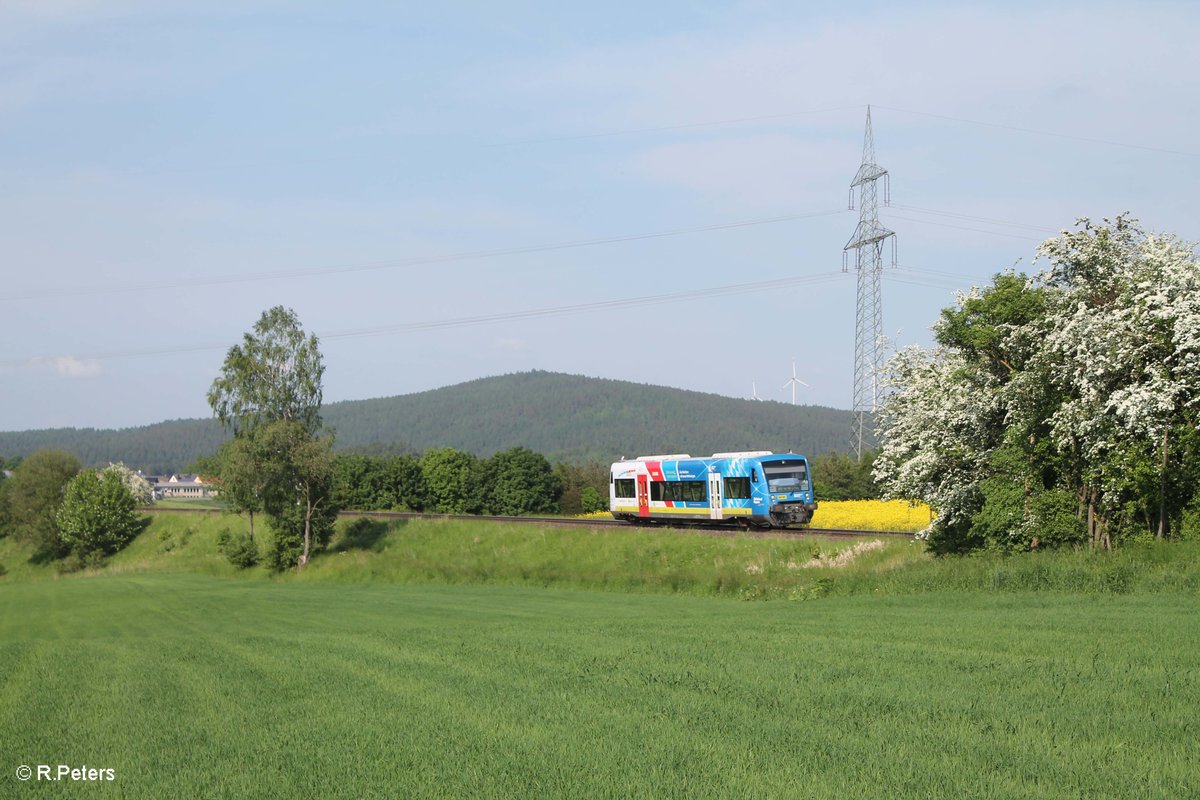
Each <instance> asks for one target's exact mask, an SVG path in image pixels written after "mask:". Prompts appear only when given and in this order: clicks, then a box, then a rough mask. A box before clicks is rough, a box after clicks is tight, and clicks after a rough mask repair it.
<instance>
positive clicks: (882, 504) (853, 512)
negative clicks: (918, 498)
mask: <svg viewBox="0 0 1200 800" xmlns="http://www.w3.org/2000/svg"><path fill="white" fill-rule="evenodd" d="M932 519H933V518H932V517H931V516H930V512H929V506H927V505H925V504H924V503H918V504H917V505H915V506H914V505H909V504H908V503H906V502H905V501H903V500H822V501H820V506H818V508H817V513H816V514H814V515H813V519H812V526H813V527H814V528H835V529H841V530H865V531H919V530H921V529H923V528H926V527H928V526H929V522H930V520H932Z"/></svg>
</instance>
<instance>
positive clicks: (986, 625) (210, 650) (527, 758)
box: [0, 514, 1200, 798]
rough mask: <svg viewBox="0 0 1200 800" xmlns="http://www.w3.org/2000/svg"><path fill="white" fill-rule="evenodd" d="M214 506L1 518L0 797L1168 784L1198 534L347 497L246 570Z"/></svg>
mask: <svg viewBox="0 0 1200 800" xmlns="http://www.w3.org/2000/svg"><path fill="white" fill-rule="evenodd" d="M238 524H239V521H238V520H237V519H236V518H234V517H229V516H223V515H215V514H195V515H161V516H158V517H156V518H154V520H153V521H152V523H151V525H150V526H149V528H148V529H147V530H146V531H144V532H143V533H142V534H141V535H140V536H139V537H138V538H137V539H136V540H135V541H134V542H133V543H132V544H131V545H130V546H129V547H128V548H127V549H126V550H125V551H123V552H122V553H120V554H118V555H117V556H115V557H114V558H112V559H111V560H110V561H109V563H108V564H107V565H106V566H105V567H103V568H102V569H100V570H97V571H93V572H89V573H76V574H72V575H68V576H59V575H58V574H57V572H56V571H55V569H54V567H53V566H52V565H38V564H31V563H29V561H28V556H29V552H28V551H27V549H23V548H22V546H20V545H19V544H17V543H15V542H12V541H10V540H8V539H0V561H2V562H3V563H4V564H5V565H6V566H7V568H8V574H7V575H6V576H5V577H4V578H2V579H0V675H3V676H4V682H3V683H2V684H0V753H3V756H4V757H3V763H0V767H3V769H4V770H6V772H4V773H0V797H9V796H12V797H25V796H28V797H41V796H46V797H52V796H62V795H63V794H64V793H67V794H70V795H71V796H76V795H79V796H96V797H100V796H104V797H129V798H142V797H145V798H162V797H189V798H190V797H381V798H382V797H388V798H390V797H468V796H469V797H475V796H479V797H528V796H539V797H540V796H550V797H571V798H575V797H589V798H590V797H689V798H690V797H814V798H826V797H828V798H833V797H837V798H846V797H881V798H894V797H921V798H927V797H952V798H958V797H972V798H973V797H982V798H993V797H994V798H1008V797H1021V798H1026V797H1034V798H1037V797H1044V798H1059V797H1087V798H1092V797H1113V798H1125V797H1191V796H1200V766H1198V765H1200V746H1197V744H1196V741H1197V726H1198V725H1200V723H1198V722H1197V721H1196V709H1197V708H1200V613H1197V612H1198V611H1200V545H1190V544H1187V543H1183V544H1176V545H1170V546H1156V545H1154V544H1152V543H1151V544H1148V545H1146V546H1133V547H1127V548H1123V549H1122V550H1120V551H1119V552H1118V553H1117V554H1115V555H1111V556H1110V555H1101V554H1091V553H1087V552H1080V553H1072V552H1062V553H1025V554H1018V555H1015V556H999V555H991V556H981V557H975V558H969V559H935V558H932V557H930V556H929V555H927V554H926V553H924V552H923V550H922V548H921V547H920V545H919V544H914V543H911V542H908V541H905V540H887V541H886V542H884V541H881V542H880V544H879V545H873V544H872V540H870V539H866V540H860V541H859V542H857V543H856V542H853V541H849V542H847V541H830V540H780V539H750V538H745V537H741V538H720V537H709V536H702V535H696V534H679V533H666V532H659V531H645V530H628V531H625V530H619V531H609V530H605V531H586V530H574V529H570V530H567V529H557V528H549V527H546V526H540V525H536V524H531V525H529V526H498V525H488V524H482V523H477V522H441V521H437V522H431V521H409V522H393V523H388V524H384V523H373V522H368V523H360V524H358V525H351V524H342V525H341V526H340V528H339V532H338V534H337V537H336V538H335V540H334V542H333V543H332V548H331V550H330V551H329V552H327V553H323V554H321V555H319V556H318V557H317V558H316V559H315V560H314V561H313V563H312V564H311V565H310V567H309V568H308V569H307V570H306V571H305V572H304V573H303V574H302V575H296V574H294V573H286V574H283V575H271V574H269V573H267V572H266V571H265V570H263V569H262V568H256V569H253V570H249V571H244V572H239V571H237V570H235V569H234V568H233V567H232V566H230V565H229V564H228V563H227V562H226V561H225V560H224V558H223V557H222V556H221V555H220V554H219V552H218V551H217V547H216V538H217V534H218V533H219V532H220V530H221V529H222V528H223V527H227V526H230V527H236V526H237V525H238ZM264 535H265V531H264ZM737 600H756V601H758V600H768V601H772V600H773V601H774V602H737ZM789 601H802V602H789ZM22 764H24V765H32V766H33V767H34V768H36V767H37V766H38V765H42V764H45V765H48V766H50V767H51V768H52V769H53V770H56V769H57V766H58V765H60V764H63V765H68V766H70V767H82V766H85V765H86V766H87V767H91V768H99V769H105V768H109V769H112V770H113V771H114V773H115V780H114V781H113V782H111V783H109V782H103V783H100V782H95V783H78V784H71V785H66V784H63V783H55V782H49V781H37V780H31V781H29V782H21V781H20V780H18V779H17V777H15V771H16V769H17V768H18V767H19V766H20V765H22Z"/></svg>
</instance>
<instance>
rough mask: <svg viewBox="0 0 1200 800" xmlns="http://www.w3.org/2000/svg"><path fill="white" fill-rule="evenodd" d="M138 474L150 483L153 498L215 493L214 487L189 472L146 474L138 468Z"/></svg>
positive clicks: (202, 495)
mask: <svg viewBox="0 0 1200 800" xmlns="http://www.w3.org/2000/svg"><path fill="white" fill-rule="evenodd" d="M138 475H141V476H142V477H143V478H145V479H146V483H148V484H150V488H151V489H153V490H154V499H155V500H163V499H166V498H173V497H188V498H206V497H215V496H216V494H217V490H216V487H214V486H213V485H212V484H210V483H205V482H204V480H203V479H202V478H201V477H200V476H199V475H195V474H192V473H190V472H184V473H179V474H173V475H146V474H144V473H142V472H141V470H139V471H138Z"/></svg>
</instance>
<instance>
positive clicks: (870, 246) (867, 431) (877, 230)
mask: <svg viewBox="0 0 1200 800" xmlns="http://www.w3.org/2000/svg"><path fill="white" fill-rule="evenodd" d="M881 178H882V179H883V204H884V205H887V204H888V203H889V202H890V190H891V187H890V180H889V178H888V172H887V170H886V169H884V168H883V167H881V166H879V165H878V164H876V163H875V137H874V136H873V135H872V133H871V107H870V106H867V132H866V134H865V135H864V136H863V158H862V165H861V166H860V167H859V168H858V173H857V174H856V175H855V176H854V181H853V182H852V183H851V184H850V208H854V190H855V189H858V227H857V228H855V229H854V235H853V236H851V237H850V241H848V242H846V246H845V247H844V248H842V271H843V272H845V271H847V269H848V261H849V258H848V256H849V253H850V251H851V250H853V251H854V267H855V270H856V271H857V272H858V302H857V303H856V305H855V311H854V421H853V423H852V427H851V431H850V448H851V449H852V450H853V451H854V455H855V458H857V459H859V460H862V454H863V450H864V449H870V447H871V446H872V445H873V444H874V430H873V422H872V415H873V414H874V412H875V407H876V404H877V403H878V401H879V385H878V382H879V374H880V372H881V371H882V369H883V351H884V341H883V302H882V300H881V299H880V294H879V283H880V279H881V277H882V275H883V242H884V240H885V239H888V238H889V237H894V236H895V235H896V234H895V232H894V231H890V230H888V229H887V228H885V227H883V226H882V225H880V224H879V196H878V189H877V188H876V185H875V184H876V182H877V181H878V180H879V179H881ZM895 263H896V240H895V239H894V238H892V264H893V266H894V265H895Z"/></svg>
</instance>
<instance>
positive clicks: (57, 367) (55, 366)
mask: <svg viewBox="0 0 1200 800" xmlns="http://www.w3.org/2000/svg"><path fill="white" fill-rule="evenodd" d="M29 363H30V365H31V366H33V367H43V368H48V369H51V370H54V371H55V372H57V373H58V375H59V376H60V377H63V378H91V377H94V376H96V375H99V374H100V363H99V362H98V361H96V360H95V359H91V358H88V359H78V358H76V357H75V356H38V357H37V358H34V359H31V360H30V362H29Z"/></svg>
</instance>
